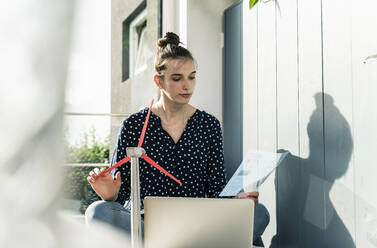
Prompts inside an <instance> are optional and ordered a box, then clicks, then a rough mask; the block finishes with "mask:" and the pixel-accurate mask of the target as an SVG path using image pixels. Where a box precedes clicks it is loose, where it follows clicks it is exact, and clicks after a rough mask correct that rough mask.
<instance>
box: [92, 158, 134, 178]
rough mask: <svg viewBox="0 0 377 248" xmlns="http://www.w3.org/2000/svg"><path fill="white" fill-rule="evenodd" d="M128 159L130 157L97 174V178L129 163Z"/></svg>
mask: <svg viewBox="0 0 377 248" xmlns="http://www.w3.org/2000/svg"><path fill="white" fill-rule="evenodd" d="M130 159H131V157H130V156H127V157H125V158H124V159H122V160H120V161H119V162H118V163H116V164H114V165H113V166H111V167H110V168H108V169H106V170H104V171H102V172H101V173H99V174H98V176H101V175H103V174H105V173H107V172H109V171H111V170H112V169H115V168H117V167H119V166H121V165H122V164H124V163H127V162H128V161H130Z"/></svg>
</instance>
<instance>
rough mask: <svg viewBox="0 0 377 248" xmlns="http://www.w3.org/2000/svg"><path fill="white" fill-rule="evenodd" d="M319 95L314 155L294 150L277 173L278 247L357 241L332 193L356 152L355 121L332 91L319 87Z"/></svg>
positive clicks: (312, 125) (312, 127)
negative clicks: (305, 155) (296, 153)
mask: <svg viewBox="0 0 377 248" xmlns="http://www.w3.org/2000/svg"><path fill="white" fill-rule="evenodd" d="M322 96H324V98H323V101H324V106H325V113H323V109H322ZM314 99H315V101H316V109H315V110H314V111H313V113H312V115H311V117H310V122H309V124H308V126H307V133H308V137H309V149H310V151H309V157H308V158H300V157H296V156H293V155H291V154H290V155H289V156H288V157H287V158H286V159H285V160H284V162H283V163H282V164H281V165H280V166H279V167H278V172H277V173H276V177H275V187H276V192H277V195H276V201H277V209H278V210H277V211H278V212H277V234H276V236H274V237H273V239H272V241H271V246H270V247H273V248H276V247H342V248H348V247H355V244H354V242H353V239H352V237H351V235H350V233H349V231H348V230H347V228H346V227H345V225H344V223H343V221H342V219H341V218H340V217H339V215H338V213H337V211H336V209H335V208H334V205H333V203H332V202H331V200H330V196H329V194H330V190H331V188H332V186H333V183H334V181H335V180H336V179H338V178H340V177H342V176H343V175H344V174H345V172H346V171H347V169H348V166H349V162H350V159H351V155H352V152H353V140H352V136H351V131H350V127H349V124H348V123H347V121H346V119H345V118H344V116H343V115H342V114H341V112H340V111H339V109H338V108H337V107H336V106H335V105H334V100H333V98H332V97H331V96H330V95H328V94H324V95H322V93H317V94H315V96H314ZM338 197H339V196H338ZM340 197H342V198H344V199H348V198H347V196H340ZM346 202H349V201H346ZM350 204H352V203H351V202H350Z"/></svg>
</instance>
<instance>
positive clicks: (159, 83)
mask: <svg viewBox="0 0 377 248" xmlns="http://www.w3.org/2000/svg"><path fill="white" fill-rule="evenodd" d="M153 80H154V83H155V84H156V86H157V87H158V88H159V89H162V84H161V83H162V82H161V81H162V80H161V78H160V77H159V76H158V75H157V74H155V75H154V77H153Z"/></svg>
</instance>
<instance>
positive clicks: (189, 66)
mask: <svg viewBox="0 0 377 248" xmlns="http://www.w3.org/2000/svg"><path fill="white" fill-rule="evenodd" d="M195 74H196V71H195V66H194V62H193V61H192V60H191V59H171V60H168V61H167V62H166V70H165V75H164V77H163V79H161V80H160V85H161V87H160V89H161V91H162V93H163V94H165V95H166V96H167V97H168V98H169V99H170V100H171V101H173V102H175V103H180V104H186V103H188V102H189V101H190V98H191V96H192V94H193V93H194V88H195V83H196V78H195V76H196V75H195Z"/></svg>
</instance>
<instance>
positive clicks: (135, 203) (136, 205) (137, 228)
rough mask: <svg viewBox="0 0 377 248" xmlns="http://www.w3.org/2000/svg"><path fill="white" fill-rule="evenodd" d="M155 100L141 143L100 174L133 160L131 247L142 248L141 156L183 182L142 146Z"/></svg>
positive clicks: (130, 148) (129, 148)
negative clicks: (154, 159) (146, 152)
mask: <svg viewBox="0 0 377 248" xmlns="http://www.w3.org/2000/svg"><path fill="white" fill-rule="evenodd" d="M153 101H154V100H152V103H151V106H150V107H149V110H148V114H147V117H146V118H145V122H144V126H143V129H142V131H141V135H140V138H139V143H138V145H137V147H127V148H126V152H127V157H125V158H124V159H122V160H120V161H119V162H118V163H116V164H114V165H113V166H111V167H110V168H108V169H107V170H104V171H102V172H101V173H100V174H99V175H98V176H101V175H103V174H105V173H108V172H109V171H110V170H112V169H115V168H117V167H119V166H121V165H122V164H124V163H127V162H128V161H130V160H131V197H130V198H131V199H130V200H131V247H132V248H141V246H142V242H141V216H140V182H139V158H140V157H142V158H143V159H144V160H145V161H146V162H147V163H149V164H150V165H152V166H154V167H156V168H157V169H158V170H160V171H161V172H163V173H164V174H165V175H167V176H168V177H170V178H171V179H173V180H174V181H176V182H177V183H179V184H180V185H182V183H181V182H180V181H179V180H178V179H177V178H175V177H174V176H173V175H171V174H170V173H169V172H167V171H166V170H165V169H164V168H162V167H161V166H160V165H158V164H157V163H156V162H155V161H153V160H152V159H151V158H150V157H148V155H147V154H145V150H144V149H143V148H142V147H141V145H142V144H143V141H144V137H145V132H146V130H147V125H148V121H149V116H150V114H151V109H152V105H153Z"/></svg>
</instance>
